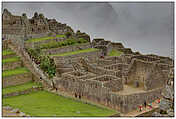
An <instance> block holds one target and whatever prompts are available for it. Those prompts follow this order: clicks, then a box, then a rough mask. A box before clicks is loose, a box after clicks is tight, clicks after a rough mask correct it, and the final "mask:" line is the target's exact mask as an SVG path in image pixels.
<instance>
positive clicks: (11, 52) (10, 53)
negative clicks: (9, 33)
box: [2, 49, 15, 56]
mask: <svg viewBox="0 0 176 119" xmlns="http://www.w3.org/2000/svg"><path fill="white" fill-rule="evenodd" d="M13 54H15V52H13V51H12V50H10V49H7V50H3V52H2V55H3V56H5V55H13Z"/></svg>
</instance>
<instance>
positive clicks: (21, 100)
mask: <svg viewBox="0 0 176 119" xmlns="http://www.w3.org/2000/svg"><path fill="white" fill-rule="evenodd" d="M3 105H10V106H12V107H14V108H19V109H20V110H22V111H23V112H25V113H26V114H29V115H31V116H110V115H113V114H115V113H116V111H114V110H108V109H105V108H100V107H97V106H93V105H89V104H84V103H82V102H78V101H73V100H72V99H69V98H65V97H62V96H58V95H56V94H52V93H49V92H46V91H38V92H33V93H30V94H26V95H20V96H14V97H9V98H4V99H3Z"/></svg>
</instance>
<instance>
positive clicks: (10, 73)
mask: <svg viewBox="0 0 176 119" xmlns="http://www.w3.org/2000/svg"><path fill="white" fill-rule="evenodd" d="M28 72H29V70H28V69H27V68H25V67H20V68H16V69H13V70H5V71H3V72H2V77H7V76H13V75H17V74H24V73H28Z"/></svg>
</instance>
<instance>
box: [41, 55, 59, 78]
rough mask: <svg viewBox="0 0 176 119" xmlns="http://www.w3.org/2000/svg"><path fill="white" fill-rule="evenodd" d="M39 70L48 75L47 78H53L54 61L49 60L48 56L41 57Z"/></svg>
mask: <svg viewBox="0 0 176 119" xmlns="http://www.w3.org/2000/svg"><path fill="white" fill-rule="evenodd" d="M40 68H41V69H42V70H43V71H44V72H46V73H47V74H48V76H49V78H52V77H53V76H55V73H56V66H55V63H54V60H53V59H51V58H50V57H49V56H42V57H41V63H40Z"/></svg>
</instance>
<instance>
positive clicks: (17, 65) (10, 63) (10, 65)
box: [2, 61, 23, 70]
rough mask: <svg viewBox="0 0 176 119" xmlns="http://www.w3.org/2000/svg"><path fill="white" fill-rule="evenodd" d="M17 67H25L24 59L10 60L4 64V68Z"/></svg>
mask: <svg viewBox="0 0 176 119" xmlns="http://www.w3.org/2000/svg"><path fill="white" fill-rule="evenodd" d="M17 67H23V62H22V61H16V62H8V63H5V64H3V65H2V70H9V69H15V68H17Z"/></svg>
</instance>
